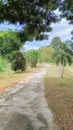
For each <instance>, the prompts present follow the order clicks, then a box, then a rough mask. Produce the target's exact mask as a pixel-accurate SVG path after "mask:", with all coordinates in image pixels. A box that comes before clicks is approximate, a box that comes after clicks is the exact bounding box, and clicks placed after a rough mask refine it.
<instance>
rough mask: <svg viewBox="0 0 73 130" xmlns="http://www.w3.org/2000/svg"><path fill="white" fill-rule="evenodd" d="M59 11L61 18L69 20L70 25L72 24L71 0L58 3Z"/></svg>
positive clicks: (72, 2)
mask: <svg viewBox="0 0 73 130" xmlns="http://www.w3.org/2000/svg"><path fill="white" fill-rule="evenodd" d="M61 1H62V0H61ZM60 10H61V11H62V13H61V16H62V17H65V18H66V19H67V20H69V23H70V24H73V1H72V0H63V2H60ZM72 32H73V30H72ZM72 32H71V34H72V39H73V33H72Z"/></svg>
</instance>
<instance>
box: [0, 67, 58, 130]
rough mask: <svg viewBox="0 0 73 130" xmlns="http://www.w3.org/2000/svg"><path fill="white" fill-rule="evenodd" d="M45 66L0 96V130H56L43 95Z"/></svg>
mask: <svg viewBox="0 0 73 130" xmlns="http://www.w3.org/2000/svg"><path fill="white" fill-rule="evenodd" d="M47 69H48V66H45V67H43V68H41V69H40V71H37V72H35V73H33V75H32V78H31V80H30V81H29V82H28V83H22V84H18V85H16V86H15V87H13V88H11V89H10V90H8V92H6V93H4V94H1V95H0V130H57V128H56V126H55V124H54V123H53V115H52V113H51V111H50V110H49V108H48V105H47V103H46V100H45V98H44V93H43V80H42V78H43V76H44V74H45V72H46V71H47Z"/></svg>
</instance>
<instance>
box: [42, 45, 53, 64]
mask: <svg viewBox="0 0 73 130" xmlns="http://www.w3.org/2000/svg"><path fill="white" fill-rule="evenodd" d="M39 52H40V62H49V63H50V62H52V59H51V55H52V53H53V52H54V48H52V47H50V46H44V47H41V48H40V49H39Z"/></svg>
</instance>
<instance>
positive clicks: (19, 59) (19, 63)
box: [11, 51, 26, 71]
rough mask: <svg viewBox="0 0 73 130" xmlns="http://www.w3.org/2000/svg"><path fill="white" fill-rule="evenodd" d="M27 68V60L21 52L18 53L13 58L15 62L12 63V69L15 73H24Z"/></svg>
mask: <svg viewBox="0 0 73 130" xmlns="http://www.w3.org/2000/svg"><path fill="white" fill-rule="evenodd" d="M25 67H26V61H25V58H24V56H23V55H22V53H21V52H19V51H17V52H16V53H15V54H14V56H13V60H12V62H11V68H12V70H14V71H17V70H21V71H24V70H25Z"/></svg>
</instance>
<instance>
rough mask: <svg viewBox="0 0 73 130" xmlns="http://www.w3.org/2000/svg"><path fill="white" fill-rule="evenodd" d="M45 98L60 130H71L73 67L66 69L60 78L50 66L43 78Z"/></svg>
mask: <svg viewBox="0 0 73 130" xmlns="http://www.w3.org/2000/svg"><path fill="white" fill-rule="evenodd" d="M44 84H45V88H44V91H45V97H46V99H47V102H48V104H49V107H50V109H51V111H52V112H53V114H54V119H55V122H56V123H57V125H58V127H59V129H60V130H73V66H71V67H68V66H67V67H66V68H65V73H64V78H60V75H59V73H58V70H57V67H56V66H55V65H51V66H50V68H49V70H48V72H47V73H46V75H45V77H44Z"/></svg>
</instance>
